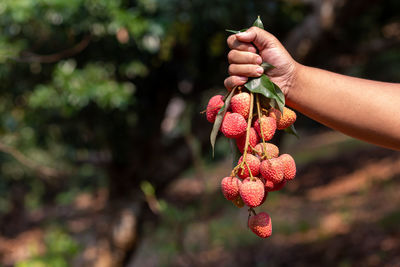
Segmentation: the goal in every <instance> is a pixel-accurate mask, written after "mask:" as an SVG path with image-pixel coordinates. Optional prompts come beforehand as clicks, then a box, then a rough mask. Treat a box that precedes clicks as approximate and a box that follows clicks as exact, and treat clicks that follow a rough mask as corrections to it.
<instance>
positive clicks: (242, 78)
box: [239, 76, 247, 82]
mask: <svg viewBox="0 0 400 267" xmlns="http://www.w3.org/2000/svg"><path fill="white" fill-rule="evenodd" d="M239 80H240V81H242V82H246V81H247V77H242V76H240V77H239Z"/></svg>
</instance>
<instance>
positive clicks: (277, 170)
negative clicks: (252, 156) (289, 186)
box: [260, 158, 283, 184]
mask: <svg viewBox="0 0 400 267" xmlns="http://www.w3.org/2000/svg"><path fill="white" fill-rule="evenodd" d="M260 173H261V175H262V177H264V178H265V180H269V181H271V182H273V183H274V184H277V183H280V182H282V180H283V163H282V161H281V160H280V159H279V158H272V159H266V160H263V161H262V162H261V164H260Z"/></svg>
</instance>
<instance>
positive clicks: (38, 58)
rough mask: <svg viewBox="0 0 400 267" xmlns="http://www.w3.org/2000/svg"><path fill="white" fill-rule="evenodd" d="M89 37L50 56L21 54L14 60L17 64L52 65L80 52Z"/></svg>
mask: <svg viewBox="0 0 400 267" xmlns="http://www.w3.org/2000/svg"><path fill="white" fill-rule="evenodd" d="M90 40H91V35H86V36H85V37H84V38H83V39H82V41H80V42H79V43H77V44H76V45H74V46H73V47H71V48H69V49H66V50H63V51H60V52H58V53H54V54H50V55H38V54H35V53H32V52H28V51H25V52H22V54H21V57H20V58H16V59H15V60H16V61H18V62H38V63H54V62H58V61H60V60H61V59H63V58H67V57H71V56H74V55H76V54H79V53H80V52H82V51H83V50H84V49H85V48H86V47H87V46H88V45H89V43H90Z"/></svg>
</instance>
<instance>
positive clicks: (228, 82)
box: [224, 76, 248, 91]
mask: <svg viewBox="0 0 400 267" xmlns="http://www.w3.org/2000/svg"><path fill="white" fill-rule="evenodd" d="M247 80H248V78H247V77H244V76H229V77H228V78H226V79H225V81H224V85H225V87H226V89H228V91H230V90H232V89H233V88H234V87H235V86H239V85H243V84H245V83H246V82H247Z"/></svg>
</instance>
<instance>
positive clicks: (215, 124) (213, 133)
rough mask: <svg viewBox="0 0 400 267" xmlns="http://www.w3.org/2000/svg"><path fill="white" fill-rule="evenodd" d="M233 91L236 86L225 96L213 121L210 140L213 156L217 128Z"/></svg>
mask: <svg viewBox="0 0 400 267" xmlns="http://www.w3.org/2000/svg"><path fill="white" fill-rule="evenodd" d="M235 91H236V87H234V88H233V89H232V91H231V92H230V93H229V95H228V96H227V97H226V99H225V103H224V105H223V106H222V108H221V109H220V110H219V111H218V114H217V117H216V118H215V122H214V125H213V128H212V130H211V134H210V142H211V148H212V154H213V157H214V147H215V140H216V139H217V135H218V131H219V128H220V127H221V124H222V120H223V118H224V116H225V113H226V111H227V110H228V108H229V105H230V103H231V99H232V96H233V94H234V93H235Z"/></svg>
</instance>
